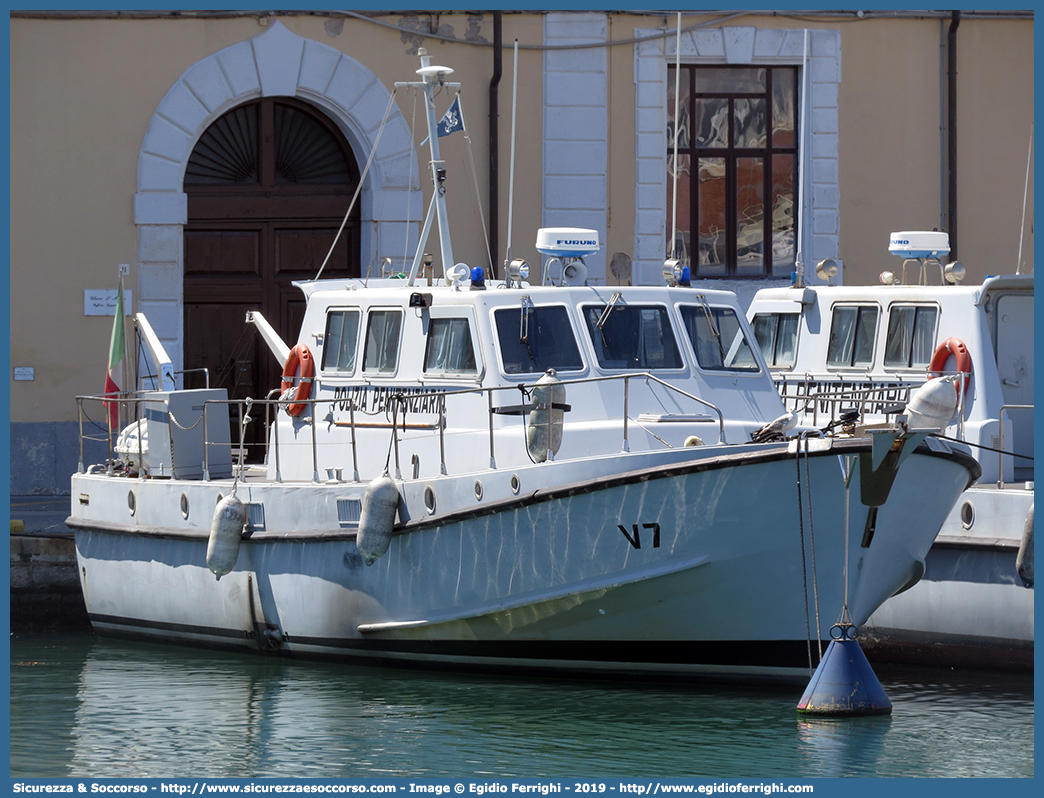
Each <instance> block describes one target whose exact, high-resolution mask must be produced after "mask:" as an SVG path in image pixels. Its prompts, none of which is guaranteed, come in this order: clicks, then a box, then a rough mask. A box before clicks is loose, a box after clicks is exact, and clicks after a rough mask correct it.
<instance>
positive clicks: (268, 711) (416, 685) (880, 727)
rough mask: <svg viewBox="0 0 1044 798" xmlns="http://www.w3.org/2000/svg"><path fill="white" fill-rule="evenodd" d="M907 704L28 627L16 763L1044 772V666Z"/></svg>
mask: <svg viewBox="0 0 1044 798" xmlns="http://www.w3.org/2000/svg"><path fill="white" fill-rule="evenodd" d="M877 672H878V676H879V677H880V678H881V682H882V684H883V686H884V688H885V691H886V693H887V694H888V697H889V698H890V700H891V701H892V703H893V705H894V710H893V713H892V715H891V716H888V717H878V718H855V719H846V720H819V719H807V718H804V717H802V716H800V715H799V714H798V713H797V712H796V710H795V705H796V704H797V701H798V699H799V698H800V697H801V692H802V691H801V689H800V688H751V687H742V688H741V687H722V686H707V685H704V686H688V685H682V686H679V685H651V684H637V683H635V684H628V683H624V682H584V681H566V680H538V679H511V678H506V677H486V676H474V675H469V676H460V675H449V674H445V673H427V672H424V671H418V670H406V669H380V668H373V667H365V666H354V665H343V664H328V663H313V662H298V661H288V660H283V659H274V658H270V657H260V656H256V655H249V654H235V653H225V652H213V651H207V650H202V649H192V648H185V647H178V646H167V645H161V644H153V643H136V642H125V641H119V640H114V639H110V638H99V637H95V636H94V635H90V634H63V635H58V634H52V635H46V636H44V635H14V636H12V638H11V776H12V777H13V778H42V777H79V778H109V777H137V778H141V777H152V778H186V777H192V778H198V777H211V778H250V777H271V776H281V777H313V778H360V777H373V778H376V777H410V778H418V777H473V778H492V777H496V778H509V777H547V778H571V777H578V778H579V777H614V776H616V777H621V778H623V777H638V776H644V777H656V776H658V777H710V778H726V777H737V778H738V777H762V778H804V777H821V776H857V777H876V776H886V777H896V776H898V777H910V776H914V777H946V778H954V777H983V776H1023V777H1032V776H1033V774H1034V771H1033V680H1032V676H1027V675H1013V674H1006V673H993V672H974V671H957V670H928V669H919V668H918V669H914V668H906V669H894V668H893V669H884V668H883V667H878V669H877Z"/></svg>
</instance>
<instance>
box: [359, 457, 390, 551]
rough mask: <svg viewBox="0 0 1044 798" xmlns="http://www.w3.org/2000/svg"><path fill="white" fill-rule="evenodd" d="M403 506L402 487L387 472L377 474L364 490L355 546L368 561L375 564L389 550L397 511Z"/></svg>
mask: <svg viewBox="0 0 1044 798" xmlns="http://www.w3.org/2000/svg"><path fill="white" fill-rule="evenodd" d="M398 509H399V489H398V487H396V485H395V480H394V479H392V478H391V477H389V476H388V474H387V473H384V474H382V475H381V476H379V477H377V479H375V480H374V481H373V482H371V483H370V484H369V486H368V487H367V488H366V493H365V494H363V500H362V513H361V514H360V516H359V531H358V533H357V534H356V536H355V547H356V548H357V549H358V550H359V553H360V554H361V555H362V556H363V560H365V561H366V564H367V565H373V564H374V563H375V562H377V560H379V559H380V558H381V557H382V556H383V555H384V553H385V552H386V551H387V550H388V544H389V543H391V536H392V528H393V527H394V526H395V513H396V511H397V510H398Z"/></svg>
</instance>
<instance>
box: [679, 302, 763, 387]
mask: <svg viewBox="0 0 1044 798" xmlns="http://www.w3.org/2000/svg"><path fill="white" fill-rule="evenodd" d="M674 307H675V310H676V312H677V314H678V321H679V322H680V324H681V326H682V339H683V340H684V341H685V343H686V345H687V347H688V351H689V354H690V355H691V356H692V359H693V362H694V363H695V364H696V368H697V370H698V371H699V372H700V373H701V374H707V375H716V376H728V377H730V378H736V377H757V376H759V375H762V374H764V373H765V369H766V368H767V367H766V365H765V363H764V357H762V356H761V347H759V346H758V342H757V340H756V339H754V338H753V336H754V331H753V330H752V329H751V327H750V323H749V322H747V319H746V317H745V316H744V315H743V314H742V313H740V312H738V311H737V309H736V308H734V307H732V305H722V304H715V303H714V302H707V308H709V309H710V310H711V311H722V310H727V311H729V312H730V313H732V314H733V315H734V316H735V318H736V322H737V328H738V332H739V333H740V334H741V335H742V336H743V338H744V340H745V341H746V344H747V349H748V350H749V351H750V353H751V357H753V358H754V366H755V368H753V369H749V368H728V367H726V366H725V365H724V362H725V357H724V356H723V357H722V367H721V368H711V367H708V366H704V365H703V364H702V363H700V356H699V352H697V350H696V345H695V344H694V343H693V341H692V339H691V338H690V337H689V328H688V326H687V325H686V323H685V316H684V315H683V313H682V310H683V309H688V308H692V309H694V310H697V311H701V312H702V311H704V310H705V308H704V305H703V303H701V302H676V303H675V305H674ZM715 322H717V319H715ZM744 324H746V325H747V328H746V329H744V326H743V325H744ZM733 341H735V339H733ZM731 348H732V347H731V342H730V347H729V351H731ZM727 354H728V352H726V353H725V355H727Z"/></svg>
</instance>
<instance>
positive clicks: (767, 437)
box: [750, 412, 798, 443]
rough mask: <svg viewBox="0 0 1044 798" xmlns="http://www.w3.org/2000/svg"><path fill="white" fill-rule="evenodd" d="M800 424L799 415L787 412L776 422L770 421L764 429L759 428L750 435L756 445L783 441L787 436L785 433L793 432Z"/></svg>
mask: <svg viewBox="0 0 1044 798" xmlns="http://www.w3.org/2000/svg"><path fill="white" fill-rule="evenodd" d="M797 422H798V417H797V413H791V412H786V413H784V414H783V415H781V416H780V417H779V418H777V419H776V420H774V421H770V422H769V423H768V424H766V425H765V426H763V427H759V428H758V429H756V430H754V432H752V433H751V434H750V439H751V440H752V441H753V442H754V443H764V442H766V441H781V440H783V439H784V438H785V437H786V436H785V434H784V433H786V432H789V431H790V430H792V429H793V428H794V427H795V426H796V425H797Z"/></svg>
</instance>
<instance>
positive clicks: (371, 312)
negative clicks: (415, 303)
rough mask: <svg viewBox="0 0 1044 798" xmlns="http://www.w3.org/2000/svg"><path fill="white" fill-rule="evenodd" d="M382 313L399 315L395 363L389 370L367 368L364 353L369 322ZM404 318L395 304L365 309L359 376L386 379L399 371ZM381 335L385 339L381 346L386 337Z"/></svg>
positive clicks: (366, 345) (367, 338)
mask: <svg viewBox="0 0 1044 798" xmlns="http://www.w3.org/2000/svg"><path fill="white" fill-rule="evenodd" d="M383 313H387V314H393V315H397V316H398V317H399V331H398V335H397V336H396V342H395V365H394V368H392V369H391V370H390V371H380V370H373V369H368V368H367V367H366V353H367V349H368V345H369V340H370V324H371V323H372V322H373V319H374V317H375V316H377V315H378V314H383ZM405 320H406V314H405V313H404V312H403V309H402V308H401V307H396V306H391V307H387V306H374V307H370V308H367V309H366V328H365V332H364V333H363V340H362V351H361V353H360V354H361V359H360V366H359V374H360V376H362V377H365V378H366V379H388V378H394V377H395V376H396V375H397V374H398V373H399V364H400V362H401V359H402V358H401V356H402V333H403V322H404V321H405ZM381 337H382V338H383V339H384V341H385V342H384V344H382V347H386V344H387V337H386V336H385V335H383V334H382V336H381Z"/></svg>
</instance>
